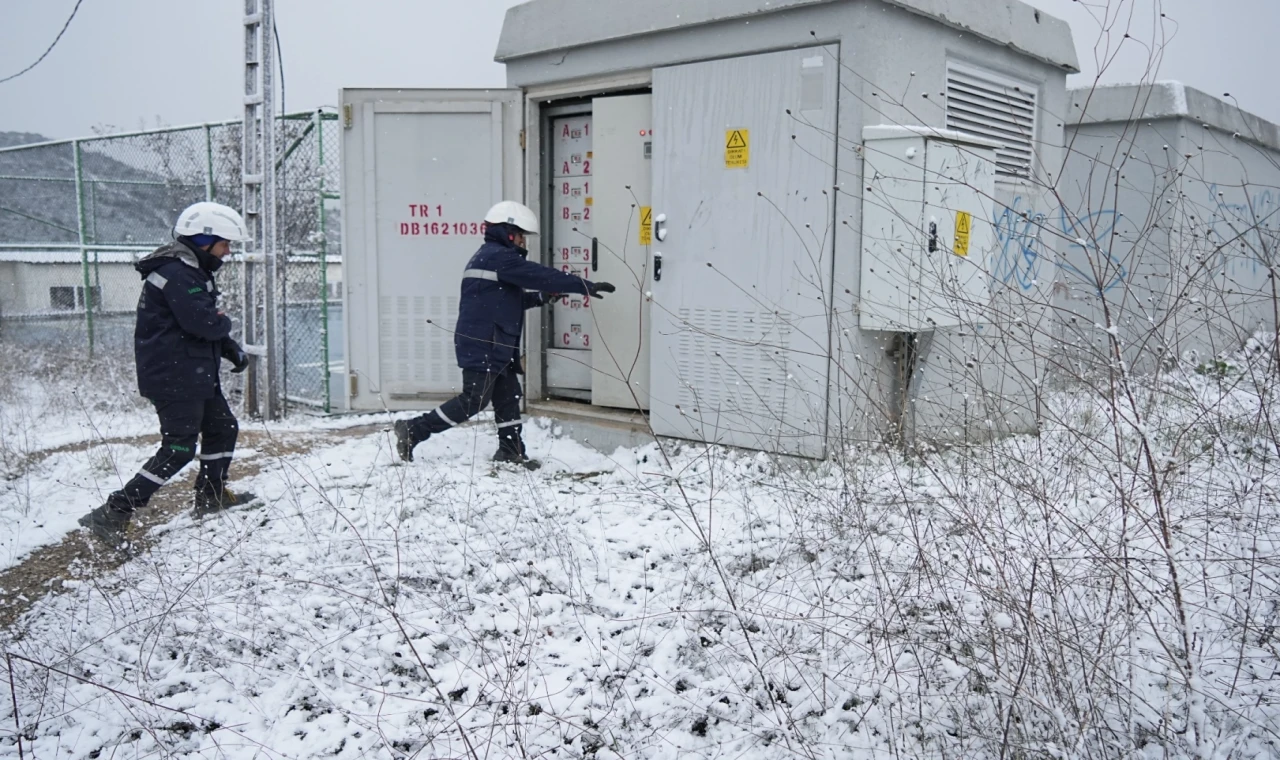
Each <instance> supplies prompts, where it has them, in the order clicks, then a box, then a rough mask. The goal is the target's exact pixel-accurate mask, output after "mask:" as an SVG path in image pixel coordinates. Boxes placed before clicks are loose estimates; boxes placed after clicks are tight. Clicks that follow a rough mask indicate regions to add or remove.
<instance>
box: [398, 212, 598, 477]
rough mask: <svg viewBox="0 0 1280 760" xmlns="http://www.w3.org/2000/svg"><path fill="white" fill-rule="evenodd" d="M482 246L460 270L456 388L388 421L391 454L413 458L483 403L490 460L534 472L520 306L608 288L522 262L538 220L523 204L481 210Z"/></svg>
mask: <svg viewBox="0 0 1280 760" xmlns="http://www.w3.org/2000/svg"><path fill="white" fill-rule="evenodd" d="M484 221H485V224H486V229H485V234H484V241H485V242H484V245H482V246H480V250H479V251H476V254H475V255H474V256H472V257H471V260H470V261H468V262H467V268H466V270H465V271H464V272H463V273H462V297H461V299H460V301H459V304H458V326H457V329H456V330H455V331H454V336H453V345H454V350H455V352H456V354H457V357H458V366H459V367H460V368H461V369H462V393H461V394H459V395H458V396H457V397H456V398H453V399H450V400H449V401H446V402H445V403H443V404H441V405H440V406H439V407H438V408H436V409H434V410H432V411H430V412H427V413H426V414H423V415H421V416H418V417H415V418H414V419H411V420H399V421H397V422H396V423H395V434H396V453H398V454H399V455H400V458H401V459H403V460H404V461H406V462H412V461H413V448H414V447H415V446H417V445H418V444H419V443H422V442H423V441H425V440H427V439H428V438H430V437H431V436H433V435H436V434H437V433H443V432H444V431H446V430H448V429H449V428H451V427H454V426H455V425H458V424H461V423H462V422H465V421H466V420H469V419H471V418H472V417H474V416H475V415H477V414H479V413H480V410H482V409H484V408H485V406H487V405H488V404H489V402H490V401H492V402H493V416H494V420H495V421H496V422H497V425H498V453H497V454H495V455H494V457H493V461H495V462H511V463H516V464H520V465H523V466H524V467H526V468H527V469H530V470H534V469H537V468H538V467H539V466H540V463H539V462H538V461H537V460H534V459H530V458H529V456H528V454H527V453H526V451H525V447H524V440H523V439H522V438H521V436H520V430H521V423H522V420H521V418H520V379H519V377H518V375H519V374H520V373H521V372H522V368H521V364H520V336H521V335H522V334H523V333H524V312H525V309H532V308H534V307H537V306H541V305H543V304H544V303H547V302H548V301H551V300H554V299H555V298H559V297H560V295H559V294H564V293H579V294H582V295H588V296H591V297H592V298H600V297H601V294H602V293H612V292H614V290H615V288H614V286H613V285H610V284H609V283H607V282H591V281H590V280H585V279H583V278H581V277H577V276H574V275H570V274H565V273H564V272H560V271H558V270H556V269H552V268H551V267H546V266H542V265H541V264H536V263H534V262H532V261H529V260H528V258H527V257H528V255H529V251H528V250H526V249H525V239H526V236H527V235H536V234H538V218H537V216H535V215H534V213H533V211H531V210H530V209H529V208H528V207H526V206H523V205H521V204H519V203H516V202H514V201H503V202H501V203H499V204H498V205H496V206H494V207H493V208H492V209H490V210H489V213H488V214H486V215H485V217H484Z"/></svg>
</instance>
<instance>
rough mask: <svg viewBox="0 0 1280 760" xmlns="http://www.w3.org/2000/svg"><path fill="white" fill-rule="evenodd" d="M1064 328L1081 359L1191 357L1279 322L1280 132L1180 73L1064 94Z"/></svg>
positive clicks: (1093, 362)
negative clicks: (1068, 115) (1186, 83)
mask: <svg viewBox="0 0 1280 760" xmlns="http://www.w3.org/2000/svg"><path fill="white" fill-rule="evenodd" d="M1072 102H1073V111H1074V114H1073V117H1074V118H1073V120H1074V122H1075V123H1074V124H1072V125H1071V126H1070V127H1069V128H1068V138H1067V139H1068V144H1069V146H1070V156H1069V158H1068V161H1067V165H1066V171H1065V173H1064V176H1063V182H1062V183H1061V190H1062V211H1061V217H1062V218H1064V219H1067V220H1069V222H1070V223H1071V224H1072V225H1073V226H1072V228H1071V229H1070V233H1071V234H1070V235H1068V237H1075V238H1078V239H1077V240H1073V241H1068V242H1067V244H1066V246H1065V250H1064V259H1063V262H1062V267H1061V270H1060V273H1059V279H1060V283H1061V288H1060V290H1059V295H1060V299H1059V306H1060V309H1061V321H1062V325H1061V334H1062V338H1063V340H1064V343H1065V347H1066V348H1067V349H1068V351H1069V355H1071V356H1073V357H1076V358H1077V359H1078V360H1079V362H1080V363H1081V364H1080V366H1082V367H1085V368H1088V367H1090V366H1097V365H1098V363H1099V362H1105V361H1108V360H1109V359H1110V357H1111V353H1112V346H1111V340H1110V335H1109V334H1107V333H1106V332H1104V328H1105V327H1106V326H1107V325H1114V326H1115V334H1116V337H1117V338H1118V339H1119V342H1120V345H1121V348H1122V350H1123V356H1124V357H1125V360H1126V361H1127V362H1128V363H1129V364H1130V366H1132V367H1135V368H1137V369H1150V368H1152V367H1153V366H1154V365H1155V363H1156V362H1158V361H1160V360H1161V359H1162V358H1164V357H1168V358H1177V357H1184V358H1188V359H1191V360H1192V361H1194V362H1197V363H1198V362H1200V361H1203V360H1204V359H1206V358H1211V357H1213V356H1217V355H1220V354H1222V353H1224V352H1230V351H1233V350H1236V349H1238V348H1240V347H1241V346H1242V345H1243V343H1244V342H1245V341H1246V340H1247V339H1248V338H1249V337H1250V336H1251V335H1252V334H1253V333H1254V332H1256V331H1259V330H1264V331H1274V330H1275V329H1276V317H1275V314H1276V311H1275V309H1276V302H1275V298H1274V294H1273V291H1272V285H1273V280H1272V279H1271V278H1270V271H1271V270H1270V267H1271V266H1273V265H1274V264H1275V263H1276V262H1277V256H1278V255H1280V250H1278V244H1280V129H1277V128H1276V126H1275V125H1272V124H1269V123H1267V122H1263V121H1261V120H1260V119H1257V117H1254V116H1252V115H1250V114H1247V113H1244V112H1242V111H1240V110H1239V109H1236V108H1235V107H1234V106H1232V105H1230V104H1227V103H1224V102H1222V101H1220V100H1217V99H1215V98H1210V97H1208V96H1206V95H1204V94H1203V93H1198V92H1196V91H1194V90H1191V89H1189V88H1185V87H1183V86H1182V85H1180V84H1177V83H1161V84H1157V85H1153V86H1146V87H1136V86H1129V87H1112V88H1101V89H1099V90H1097V91H1096V92H1090V91H1085V90H1081V91H1075V92H1073V97H1072Z"/></svg>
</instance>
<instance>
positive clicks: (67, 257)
mask: <svg viewBox="0 0 1280 760" xmlns="http://www.w3.org/2000/svg"><path fill="white" fill-rule="evenodd" d="M149 252H150V251H149V250H148V251H138V252H137V253H134V252H131V251H90V252H89V260H90V261H97V262H98V263H99V264H130V265H132V264H133V263H134V262H135V261H137V260H138V259H139V258H141V257H142V256H143V255H145V254H146V253H149ZM0 262H5V263H18V264H79V263H80V251H78V250H65V249H63V250H43V249H40V248H31V249H23V250H0Z"/></svg>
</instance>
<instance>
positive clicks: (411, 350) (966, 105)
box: [341, 0, 1077, 457]
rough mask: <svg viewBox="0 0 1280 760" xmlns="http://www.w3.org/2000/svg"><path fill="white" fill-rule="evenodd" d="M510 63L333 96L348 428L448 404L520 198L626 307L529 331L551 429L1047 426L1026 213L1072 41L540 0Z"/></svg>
mask: <svg viewBox="0 0 1280 760" xmlns="http://www.w3.org/2000/svg"><path fill="white" fill-rule="evenodd" d="M497 59H498V60H499V61H501V62H503V63H504V64H505V65H506V67H507V80H508V85H509V87H510V89H508V90H490V91H482V90H457V91H414V90H403V89H382V90H345V91H344V92H343V93H342V96H341V98H342V106H341V110H342V116H341V118H342V123H343V126H344V139H343V158H342V160H343V191H342V198H343V235H344V241H343V250H344V252H345V254H346V258H345V274H344V279H345V282H346V283H347V293H346V298H347V301H346V316H347V319H346V327H347V335H346V342H347V348H346V356H347V360H348V366H347V371H348V374H349V391H350V395H349V399H348V401H349V408H351V409H353V410H379V409H384V408H391V409H427V408H431V407H432V406H434V405H435V404H436V403H438V401H439V400H441V399H443V398H445V397H448V396H450V395H452V394H454V393H456V392H457V390H458V389H459V386H460V373H459V372H458V370H457V369H456V367H455V365H454V356H453V335H452V330H453V326H454V321H455V318H456V314H457V298H458V287H459V285H458V283H459V278H460V276H461V272H462V270H463V267H464V264H465V262H466V260H467V258H468V257H469V256H470V255H471V254H472V253H473V252H474V251H475V249H476V248H477V246H478V245H479V243H480V240H481V234H480V233H481V225H480V221H481V217H482V215H483V214H484V212H485V211H486V210H487V209H488V207H489V206H490V205H491V204H492V203H494V202H496V201H497V200H500V199H502V198H512V199H516V200H522V201H523V202H524V203H526V204H527V205H529V206H531V207H532V208H534V209H535V210H536V211H538V212H539V213H540V214H541V216H542V219H543V234H542V235H541V236H540V237H539V238H538V240H537V242H538V245H539V248H538V250H536V251H535V252H534V254H533V255H536V256H538V257H540V258H541V259H542V260H543V261H544V262H545V263H548V264H551V265H553V266H557V267H560V268H562V269H564V271H567V272H574V273H577V274H580V275H581V276H584V277H588V278H590V279H595V280H606V281H610V282H613V283H614V284H615V285H617V286H618V292H617V293H615V294H613V295H612V296H609V297H607V298H605V299H601V300H599V301H594V302H592V301H589V300H587V299H581V298H577V297H574V298H566V299H564V300H562V301H561V302H560V303H558V304H556V305H554V306H551V307H548V308H546V309H544V310H541V311H537V312H530V319H529V320H528V327H527V332H526V335H525V343H526V356H527V361H528V364H527V397H528V400H529V407H530V409H531V410H533V411H535V412H536V411H538V410H548V409H556V410H557V412H558V413H559V414H561V415H562V416H564V415H568V416H574V415H576V416H579V417H582V418H596V419H601V418H609V419H614V420H620V421H627V420H630V419H632V417H631V416H629V415H633V414H634V411H635V410H646V411H647V412H648V420H649V423H650V424H651V425H652V427H653V429H654V430H655V431H656V432H657V433H658V434H660V435H665V436H672V437H676V438H685V439H692V440H698V441H711V442H720V443H726V444H731V445H737V446H743V447H747V448H753V449H760V450H765V451H773V452H779V453H788V454H799V455H804V456H809V457H822V456H824V455H826V454H827V453H828V452H831V451H833V450H835V449H836V448H838V446H839V444H840V443H841V442H842V441H845V440H867V439H873V438H877V437H879V436H881V435H883V434H884V433H886V432H889V431H903V432H915V433H919V434H924V435H928V436H940V437H961V436H966V435H970V434H980V435H986V434H990V433H991V432H993V431H994V432H1001V431H1004V432H1008V431H1029V430H1032V429H1034V427H1035V417H1034V413H1033V409H1034V404H1033V401H1032V399H1033V396H1034V389H1035V385H1036V382H1037V377H1039V376H1040V374H1041V369H1042V368H1039V367H1037V365H1036V361H1037V359H1036V352H1035V351H1033V350H1031V345H1030V344H1029V343H1028V342H1027V341H1036V340H1040V339H1041V338H1040V337H1038V336H1040V335H1045V336H1047V335H1049V333H1050V331H1049V330H1048V329H1047V328H1046V329H1040V328H1041V327H1042V326H1043V325H1042V323H1043V322H1044V321H1045V320H1047V319H1050V318H1051V317H1050V314H1049V311H1048V304H1049V302H1050V300H1051V289H1052V276H1051V273H1052V269H1053V261H1052V260H1051V257H1050V256H1049V255H1048V254H1045V253H1042V254H1041V257H1040V260H1038V261H1034V262H1030V266H1031V267H1032V268H1033V269H1035V270H1036V271H1038V269H1039V268H1040V267H1042V266H1045V265H1046V262H1047V267H1048V271H1049V272H1050V276H1047V277H1038V276H1036V271H1028V262H1027V261H1025V258H1024V257H1023V256H1022V255H1021V252H1020V251H1018V250H1016V243H1009V242H1008V241H1009V240H1010V239H1011V237H1012V236H1011V235H1010V231H1012V232H1013V233H1014V234H1019V233H1021V232H1022V230H1020V229H1017V225H1016V224H1012V223H1011V222H1010V219H1011V217H1010V214H1011V213H1013V214H1017V213H1018V211H1019V210H1021V209H1024V208H1044V207H1047V206H1048V204H1049V199H1048V197H1047V195H1046V193H1045V191H1044V190H1043V188H1045V187H1046V186H1048V185H1050V184H1052V181H1051V180H1052V175H1053V174H1054V173H1055V172H1056V171H1057V170H1058V169H1059V168H1060V167H1061V166H1062V163H1063V155H1062V148H1061V146H1062V145H1063V123H1062V119H1061V116H1060V115H1061V114H1064V113H1066V111H1067V98H1066V84H1065V83H1066V76H1067V74H1068V73H1071V72H1074V71H1076V70H1077V66H1076V58H1075V48H1074V45H1073V42H1072V39H1071V33H1070V30H1069V29H1068V27H1067V25H1066V24H1065V23H1063V22H1062V21H1059V20H1057V19H1055V18H1052V17H1050V16H1048V15H1047V14H1044V13H1042V12H1040V11H1038V10H1035V9H1034V8H1032V7H1031V6H1029V5H1026V4H1024V3H1022V2H1018V1H1017V0H981V1H980V0H967V1H962V0H953V1H952V2H945V3H944V2H938V1H937V0H767V1H766V0H721V1H720V2H715V3H686V2H679V1H677V0H658V1H656V2H650V3H642V4H622V3H599V2H593V1H592V0H533V2H528V3H524V4H523V5H519V6H516V7H515V8H512V9H511V10H510V11H509V12H508V15H507V20H506V23H505V25H504V27H503V32H502V37H501V41H500V43H499V46H498V51H497ZM1011 209H1012V211H1011ZM1006 254H1007V255H1006ZM1028 327H1030V328H1032V329H1028ZM1010 331H1014V332H1012V333H1010ZM1010 335H1013V336H1014V337H1015V338H1016V339H1015V340H1009V339H1008V337H1009V336H1010ZM1028 336H1030V337H1028Z"/></svg>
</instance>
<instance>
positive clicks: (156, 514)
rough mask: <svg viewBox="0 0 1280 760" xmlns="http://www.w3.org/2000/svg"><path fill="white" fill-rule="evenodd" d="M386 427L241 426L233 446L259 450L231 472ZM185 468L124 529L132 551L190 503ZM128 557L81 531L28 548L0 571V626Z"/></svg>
mask: <svg viewBox="0 0 1280 760" xmlns="http://www.w3.org/2000/svg"><path fill="white" fill-rule="evenodd" d="M385 427H386V426H385V424H372V425H361V426H359V427H353V428H347V429H343V430H332V431H309V432H306V433H292V432H290V433H287V434H266V433H261V432H258V431H253V430H245V431H241V433H240V438H239V441H238V442H237V446H239V447H241V448H253V449H256V450H257V451H258V454H259V455H258V456H256V457H253V458H251V459H247V460H245V461H242V462H237V463H236V465H235V469H234V470H233V477H234V478H236V479H239V478H247V477H252V476H254V475H257V474H258V473H259V472H261V471H262V467H263V465H264V464H266V463H267V462H269V461H272V460H275V459H276V458H278V457H282V456H288V455H292V454H305V453H308V452H310V451H312V450H314V449H316V448H317V447H320V446H324V445H328V444H332V443H335V442H337V441H340V440H343V439H346V438H355V437H359V436H363V435H368V434H370V433H375V432H378V431H380V430H383V429H385ZM159 442H160V436H158V435H156V436H145V437H140V438H121V439H112V440H109V441H92V442H85V443H76V444H71V445H67V446H61V447H58V448H56V449H50V450H48V451H43V452H40V453H39V454H37V455H34V456H33V457H32V458H31V461H30V462H29V463H28V464H30V463H34V462H36V461H39V460H40V459H43V458H44V457H49V456H52V455H54V454H57V453H62V452H67V451H82V450H84V449H87V448H90V447H91V446H96V445H101V444H103V443H132V444H138V445H143V446H145V445H156V444H158V443H159ZM187 471H188V475H187V477H186V478H185V479H184V480H174V481H172V482H170V483H169V484H168V485H167V486H165V487H164V488H162V489H160V491H159V493H157V494H156V495H155V497H154V498H152V499H151V503H150V504H148V505H147V508H146V509H144V510H140V511H139V513H138V515H137V516H136V517H135V518H134V521H133V525H131V526H130V528H129V537H130V539H132V541H133V545H134V547H135V551H145V550H146V549H147V548H148V547H149V546H151V545H153V544H154V543H155V542H156V541H157V540H158V539H159V537H158V536H155V535H153V534H151V532H150V530H151V528H152V527H153V526H155V525H160V524H163V523H166V522H168V521H169V520H171V519H173V518H174V517H175V516H176V515H178V514H179V513H181V512H183V511H185V510H188V509H190V508H191V493H192V487H193V486H194V484H195V472H196V468H194V467H188V469H187ZM233 485H234V484H233ZM127 561H128V557H126V556H123V555H121V554H119V553H117V552H113V551H109V550H106V549H105V547H104V546H103V545H102V544H101V543H99V542H97V541H95V540H94V539H93V538H91V537H90V536H89V535H88V533H86V532H85V531H83V530H77V531H73V532H71V533H69V534H67V536H66V537H65V538H63V539H62V542H61V543H58V544H53V545H50V546H45V547H43V548H40V549H37V550H35V551H33V552H31V553H30V554H29V555H27V557H26V559H24V560H23V561H22V562H21V563H20V564H17V565H15V566H13V567H10V568H8V569H6V570H0V590H3V591H4V603H3V604H2V605H0V630H5V631H8V632H9V633H10V634H11V635H21V634H20V632H18V631H13V630H10V629H11V627H12V626H13V625H14V623H16V622H17V621H18V619H19V618H21V617H22V615H23V614H25V613H26V612H27V611H28V610H30V609H31V606H32V605H33V604H35V603H36V601H38V600H40V599H42V598H44V596H45V595H46V594H57V593H62V591H63V590H64V586H63V582H64V581H66V580H86V581H92V579H93V578H95V577H97V576H99V575H101V574H103V573H106V572H110V571H111V570H114V569H115V568H117V567H119V566H120V565H122V564H124V563H125V562H127Z"/></svg>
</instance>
